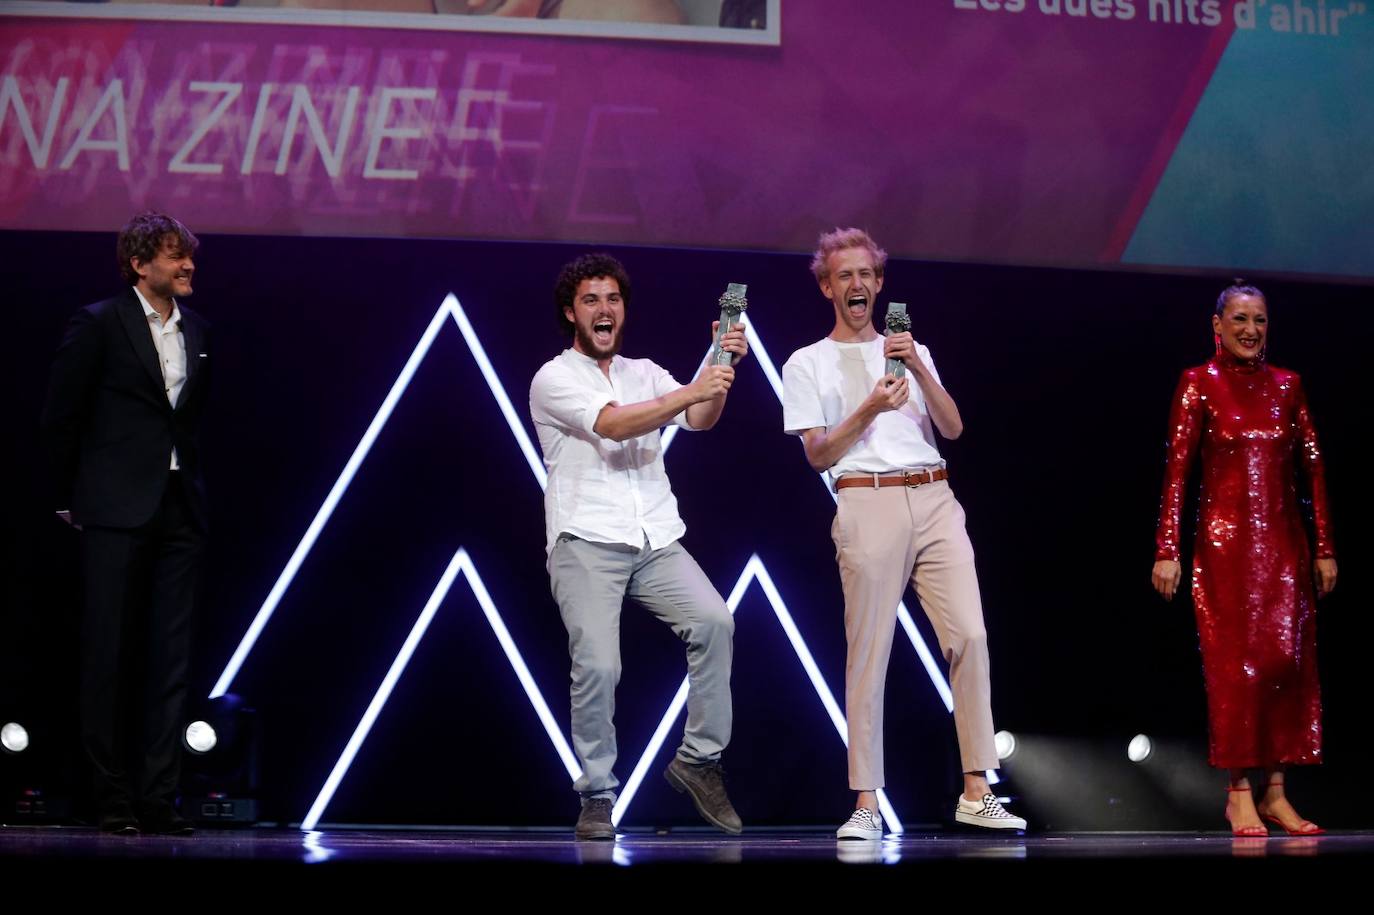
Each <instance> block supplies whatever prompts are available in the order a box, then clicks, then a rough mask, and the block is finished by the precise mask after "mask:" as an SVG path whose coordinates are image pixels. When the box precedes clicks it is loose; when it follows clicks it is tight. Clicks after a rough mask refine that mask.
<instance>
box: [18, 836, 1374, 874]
mask: <svg viewBox="0 0 1374 915" xmlns="http://www.w3.org/2000/svg"><path fill="white" fill-rule="evenodd" d="M1371 856H1374V832H1346V833H1335V834H1329V835H1324V836H1319V837H1288V836H1271V837H1270V838H1268V839H1262V838H1260V839H1254V838H1246V839H1238V838H1233V837H1231V836H1230V835H1227V834H1224V833H1058V834H1031V835H1029V836H1016V835H1008V836H1003V835H996V834H986V833H974V834H969V833H962V832H960V833H955V832H948V831H941V832H908V833H906V834H905V835H903V836H900V837H890V838H886V839H883V840H881V841H872V842H863V841H843V842H841V841H838V840H836V839H835V838H834V836H833V834H830V833H828V832H822V831H820V829H819V828H818V829H817V830H815V831H776V832H775V831H765V832H758V833H754V834H748V835H745V836H741V837H736V838H732V837H729V836H724V835H720V834H718V833H714V832H709V831H706V830H701V831H697V830H681V831H674V832H672V833H669V834H654V833H633V832H632V833H626V834H623V835H622V836H621V837H620V838H619V839H618V840H617V841H615V842H587V841H577V840H575V839H573V837H572V835H571V833H570V832H569V831H566V830H558V831H554V830H481V831H448V830H446V831H419V830H411V829H386V830H376V829H331V830H325V831H320V832H313V833H302V832H299V831H296V830H292V829H263V828H257V829H240V830H212V829H202V830H200V831H198V832H197V833H196V834H195V835H194V836H189V837H162V836H136V837H118V836H107V835H103V834H101V833H99V832H97V831H95V830H93V829H86V828H78V827H5V828H0V863H4V864H7V865H18V864H21V863H22V862H24V861H26V860H27V861H30V862H48V863H52V862H56V861H63V862H66V863H67V864H69V865H73V867H72V870H73V871H74V872H76V871H79V870H80V864H81V863H83V862H86V863H94V862H99V863H112V862H116V861H126V860H127V861H142V862H156V861H159V860H169V861H170V860H176V861H178V862H192V861H194V862H201V863H204V864H214V863H217V862H218V863H245V864H247V863H272V864H276V865H300V866H301V867H302V868H309V867H311V866H317V865H323V866H324V867H323V868H321V869H323V870H329V869H331V868H342V867H346V866H347V865H350V864H359V865H364V864H384V865H397V866H405V865H414V866H415V868H416V869H423V868H424V867H426V866H432V865H436V864H442V865H447V866H455V867H471V866H477V865H516V864H524V865H530V866H532V867H534V868H536V869H544V870H549V869H567V867H569V866H577V865H584V866H587V867H589V868H616V869H619V868H625V869H631V870H632V869H634V868H637V867H641V866H642V867H645V868H646V869H647V868H653V867H656V866H663V865H738V866H745V867H747V866H750V865H765V866H768V865H797V866H803V867H808V868H814V867H826V866H843V865H879V866H886V867H887V868H888V869H894V870H899V869H902V868H907V867H920V866H931V865H939V864H943V863H954V862H968V863H972V862H990V863H991V862H1016V861H1020V862H1028V863H1036V862H1041V863H1050V862H1061V863H1062V862H1090V861H1095V862H1116V863H1132V862H1133V863H1137V864H1141V865H1151V864H1160V863H1163V862H1202V861H1233V860H1255V859H1268V860H1288V861H1299V860H1327V861H1330V862H1334V861H1337V860H1345V861H1346V862H1354V861H1357V860H1362V859H1367V858H1370V857H1371Z"/></svg>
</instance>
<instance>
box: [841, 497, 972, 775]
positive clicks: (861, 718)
mask: <svg viewBox="0 0 1374 915" xmlns="http://www.w3.org/2000/svg"><path fill="white" fill-rule="evenodd" d="M838 495H839V500H838V505H837V508H836V511H835V523H834V525H833V526H832V528H831V535H832V536H833V537H834V539H835V551H836V560H837V562H838V563H839V566H840V581H841V584H842V585H843V588H844V628H845V637H846V639H847V641H848V652H847V656H846V663H845V677H844V690H845V713H846V715H847V717H848V719H849V787H850V788H852V789H854V790H856V791H873V790H876V789H878V788H881V787H883V786H884V784H886V782H885V779H884V774H883V690H884V686H885V684H886V680H887V662H888V658H889V657H890V656H891V654H892V636H893V633H894V631H895V630H896V626H897V603H898V602H899V601H900V600H901V597H902V592H903V591H904V590H905V589H906V584H907V581H908V580H909V581H910V582H911V583H912V585H913V586H914V587H915V589H916V596H917V598H919V599H920V601H921V606H922V607H923V608H925V611H926V616H927V617H929V619H930V623H931V625H932V626H933V627H934V628H935V633H936V635H937V636H938V637H939V639H940V649H941V651H942V652H943V654H944V657H945V660H946V661H947V662H949V668H950V687H951V690H952V691H953V693H954V730H955V733H956V735H957V736H958V739H959V757H960V761H961V764H962V767H963V771H965V772H981V771H982V770H984V769H995V768H997V751H996V750H995V749H994V746H993V736H992V735H993V728H992V689H991V682H990V679H989V673H988V644H987V630H986V629H985V628H984V626H983V604H982V599H981V597H980V596H979V593H978V576H977V573H976V572H975V571H974V567H973V545H972V544H971V543H970V542H969V539H968V532H967V531H966V530H965V529H964V510H963V508H962V507H960V505H959V503H958V501H957V500H956V499H955V498H954V492H953V491H952V490H951V489H950V488H949V483H948V482H947V481H944V480H939V481H936V482H934V483H926V484H924V485H922V486H915V487H905V486H893V487H884V488H882V489H873V488H870V487H860V486H854V487H846V488H844V489H841V490H840V491H839V494H838Z"/></svg>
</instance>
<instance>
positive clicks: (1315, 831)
mask: <svg viewBox="0 0 1374 915" xmlns="http://www.w3.org/2000/svg"><path fill="white" fill-rule="evenodd" d="M1274 785H1278V786H1279V787H1282V786H1283V782H1281V781H1280V782H1269V783H1268V785H1266V788H1270V787H1273V786H1274ZM1255 810H1256V812H1257V813H1259V815H1260V819H1261V820H1264V821H1265V822H1266V823H1273V824H1274V825H1275V826H1277V827H1278V828H1279V829H1282V830H1283V831H1284V832H1286V833H1288V834H1289V835H1290V836H1320V835H1325V834H1326V830H1325V829H1322V828H1321V827H1320V826H1318V825H1317V824H1316V823H1313V822H1312V821H1311V820H1302V821H1301V822H1300V823H1298V828H1297V829H1289V828H1288V827H1287V826H1285V825H1284V824H1283V821H1282V820H1280V819H1279V818H1278V817H1276V816H1274V815H1273V814H1271V813H1265V812H1264V811H1262V810H1260V809H1259V805H1258V804H1257V805H1255ZM1293 812H1294V813H1297V811H1296V810H1295V811H1293Z"/></svg>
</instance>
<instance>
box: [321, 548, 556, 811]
mask: <svg viewBox="0 0 1374 915" xmlns="http://www.w3.org/2000/svg"><path fill="white" fill-rule="evenodd" d="M460 574H461V575H463V576H464V577H465V578H466V579H467V582H468V585H469V586H470V587H471V588H472V593H473V596H475V597H476V598H477V603H478V604H480V605H481V607H482V613H483V614H484V615H485V616H486V618H487V622H488V623H489V624H491V628H492V631H493V632H495V633H496V639H497V641H499V642H500V643H501V649H502V650H503V651H504V652H505V653H506V659H507V660H508V661H510V665H511V667H512V668H514V669H515V675H516V676H517V677H518V678H519V679H520V685H521V686H522V687H524V689H525V695H526V696H528V697H529V700H530V703H531V704H532V705H533V706H534V711H535V713H536V714H537V715H538V716H539V722H540V723H541V724H542V725H544V730H545V731H547V732H548V735H549V739H550V740H551V741H553V745H554V749H556V750H557V751H558V756H559V758H560V759H562V760H563V766H564V768H566V769H567V770H568V777H569V778H571V779H573V780H574V781H575V780H576V779H577V778H578V777H580V776H581V775H582V769H581V767H580V766H578V764H577V757H576V756H574V755H573V751H572V747H570V746H568V742H567V740H565V739H564V738H563V732H562V730H560V729H559V727H558V722H556V721H554V720H553V713H552V712H550V711H549V706H548V703H546V702H545V701H544V696H543V694H542V693H541V692H540V691H539V686H538V685H537V684H536V683H535V682H534V677H533V676H531V674H530V670H529V668H528V667H526V666H525V659H524V658H523V657H521V656H520V649H519V648H517V647H516V645H515V640H514V639H512V638H511V635H510V631H509V630H507V629H506V624H505V622H504V621H503V620H502V619H501V614H499V613H497V612H496V605H495V604H494V603H493V602H492V599H491V594H490V593H488V592H487V586H486V585H485V584H483V583H482V576H481V575H479V574H478V573H477V567H476V566H475V565H473V563H472V557H471V556H469V555H468V551H467V550H465V549H463V548H462V547H459V548H458V552H456V553H454V554H453V559H451V560H449V564H448V568H447V569H445V570H444V574H443V576H442V577H440V579H439V583H438V584H437V585H435V586H434V591H433V592H432V593H431V594H430V595H429V600H428V601H426V602H425V607H424V609H423V610H422V611H420V616H419V618H418V619H416V620H415V625H414V626H412V627H411V628H410V635H409V636H407V637H406V640H405V644H404V645H402V646H401V650H400V651H399V652H398V653H397V654H396V660H394V661H392V662H391V669H390V670H388V671H387V672H386V676H385V677H383V678H382V685H381V686H379V687H378V688H377V693H376V695H374V696H373V697H372V701H371V702H370V703H368V706H367V711H366V712H364V713H363V717H362V720H361V721H359V722H358V726H357V727H356V728H354V730H353V736H352V737H350V738H349V740H348V744H347V746H345V747H344V751H343V753H342V754H341V755H340V756H339V761H338V762H336V763H335V764H334V769H333V771H331V772H330V773H329V778H327V779H325V783H324V787H323V788H321V789H320V793H319V796H318V797H316V798H315V803H314V804H312V805H311V807H310V812H309V813H307V814H306V815H305V819H304V820H303V821H302V822H301V829H302V830H304V831H307V832H309V831H310V830H312V829H314V828H315V826H316V825H317V824H318V823H319V822H320V817H322V816H323V815H324V811H325V808H326V807H328V806H329V802H330V801H331V800H332V799H333V797H334V792H335V791H336V790H338V787H339V783H340V782H342V781H343V777H344V775H345V774H347V772H348V768H349V766H351V765H353V757H354V756H356V755H357V753H358V750H359V749H360V748H361V747H362V745H363V741H365V740H367V735H368V732H369V731H371V730H372V725H373V723H374V722H375V721H376V720H377V716H378V715H380V714H381V711H382V708H383V707H384V706H385V705H386V702H387V699H389V698H391V691H392V689H393V688H395V686H396V683H397V681H399V680H400V679H401V674H402V673H404V672H405V669H406V665H407V664H409V663H410V657H411V655H413V654H414V653H415V649H416V648H417V647H419V644H420V640H421V639H423V638H424V637H425V631H426V630H427V629H429V624H430V622H431V621H432V620H433V619H434V614H436V613H437V612H438V611H439V607H440V605H442V604H443V602H444V598H445V597H446V596H448V591H449V588H451V587H452V586H453V582H454V580H455V579H456V578H457V577H458V576H459V575H460Z"/></svg>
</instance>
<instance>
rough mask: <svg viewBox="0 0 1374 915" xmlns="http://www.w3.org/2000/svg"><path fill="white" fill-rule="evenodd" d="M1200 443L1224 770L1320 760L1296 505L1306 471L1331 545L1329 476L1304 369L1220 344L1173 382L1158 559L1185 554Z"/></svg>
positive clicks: (1201, 599) (1212, 664)
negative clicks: (1187, 504)
mask: <svg viewBox="0 0 1374 915" xmlns="http://www.w3.org/2000/svg"><path fill="white" fill-rule="evenodd" d="M1199 442H1201V445H1202V491H1201V497H1200V499H1199V503H1198V524H1197V537H1196V541H1195V544H1194V547H1193V580H1192V591H1193V604H1194V606H1195V608H1196V610H1197V624H1198V635H1199V637H1200V639H1201V643H1202V669H1203V677H1204V680H1205V681H1206V684H1207V710H1208V718H1209V721H1210V731H1211V735H1210V736H1211V751H1210V754H1209V756H1210V761H1211V764H1212V765H1213V766H1217V767H1219V768H1248V767H1259V766H1263V767H1273V766H1276V765H1279V764H1288V763H1316V762H1320V760H1321V692H1320V687H1319V685H1318V683H1317V653H1316V596H1315V592H1314V585H1313V571H1312V553H1311V551H1310V549H1309V546H1308V539H1307V532H1306V530H1305V525H1304V522H1303V518H1302V513H1301V511H1300V509H1299V502H1298V477H1299V474H1300V473H1301V474H1302V476H1304V477H1305V478H1306V484H1307V489H1308V490H1309V491H1310V493H1311V497H1312V509H1313V516H1314V520H1315V528H1316V556H1317V557H1318V558H1327V557H1334V556H1335V553H1334V550H1333V548H1332V542H1331V520H1330V513H1329V511H1328V508H1327V501H1326V476H1325V470H1324V468H1323V464H1322V457H1321V451H1320V450H1319V449H1318V447H1317V432H1316V429H1315V428H1314V427H1313V424H1312V416H1311V414H1310V413H1309V411H1308V408H1307V398H1306V396H1305V395H1304V393H1303V389H1302V383H1301V381H1300V380H1299V378H1298V375H1297V373H1295V372H1290V371H1287V370H1285V369H1279V368H1274V367H1272V366H1269V365H1265V364H1264V363H1262V362H1261V363H1246V362H1243V361H1241V360H1238V359H1236V358H1235V357H1233V356H1231V355H1230V354H1229V353H1227V352H1225V351H1223V352H1222V353H1221V354H1220V355H1218V356H1217V357H1216V358H1215V359H1213V360H1211V361H1210V362H1208V363H1207V364H1206V365H1202V366H1198V367H1197V368H1192V369H1188V370H1187V371H1185V372H1184V373H1183V377H1182V378H1181V379H1180V380H1179V384H1178V391H1177V392H1176V393H1175V394H1174V403H1173V409H1172V411H1171V414H1170V418H1169V452H1168V460H1167V463H1166V468H1165V474H1164V497H1163V500H1162V504H1161V506H1160V512H1159V529H1158V532H1157V535H1156V550H1155V559H1156V560H1160V559H1172V560H1178V559H1179V515H1180V513H1181V511H1182V507H1183V499H1184V494H1185V489H1186V486H1187V481H1188V471H1189V469H1190V468H1191V466H1192V464H1193V459H1194V456H1195V455H1196V454H1197V450H1198V444H1199Z"/></svg>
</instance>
